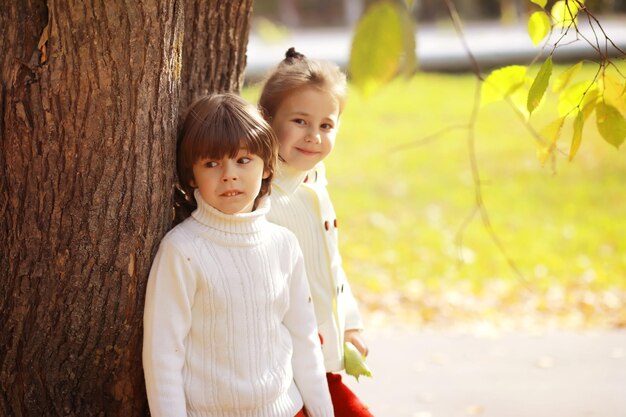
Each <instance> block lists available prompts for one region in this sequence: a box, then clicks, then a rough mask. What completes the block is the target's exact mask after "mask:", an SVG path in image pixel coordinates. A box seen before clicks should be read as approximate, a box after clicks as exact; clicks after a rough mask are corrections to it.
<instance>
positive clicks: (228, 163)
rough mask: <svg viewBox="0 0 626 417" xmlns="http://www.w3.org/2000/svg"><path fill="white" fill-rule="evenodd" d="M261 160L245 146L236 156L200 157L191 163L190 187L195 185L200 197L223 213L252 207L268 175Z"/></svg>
mask: <svg viewBox="0 0 626 417" xmlns="http://www.w3.org/2000/svg"><path fill="white" fill-rule="evenodd" d="M263 168H264V164H263V160H262V159H261V158H260V157H259V156H257V155H254V154H251V153H249V152H248V151H247V150H246V149H243V148H242V149H240V150H239V153H238V154H237V155H236V156H235V158H230V157H229V156H228V155H226V156H224V157H223V158H222V159H209V158H205V159H200V160H198V161H196V163H195V164H193V178H194V179H193V180H192V182H191V186H192V187H196V188H198V190H199V191H200V195H201V196H202V199H203V200H204V201H205V202H206V203H207V204H209V205H211V206H212V207H213V208H216V209H217V210H219V211H221V212H222V213H226V214H236V213H248V212H250V211H252V207H253V206H254V200H255V199H256V197H257V195H258V194H259V190H260V189H261V181H262V180H263V179H265V178H267V177H268V176H269V173H268V172H266V171H264V169H263Z"/></svg>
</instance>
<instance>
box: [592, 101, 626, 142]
mask: <svg viewBox="0 0 626 417" xmlns="http://www.w3.org/2000/svg"><path fill="white" fill-rule="evenodd" d="M596 124H597V127H598V132H600V135H601V136H602V137H603V138H604V140H606V141H607V142H609V143H610V144H611V145H613V146H615V147H616V148H619V147H620V145H621V144H622V143H623V142H624V139H626V120H624V116H622V114H621V113H620V112H619V110H617V109H616V108H615V107H613V106H611V105H610V104H606V103H604V102H600V103H598V104H597V105H596Z"/></svg>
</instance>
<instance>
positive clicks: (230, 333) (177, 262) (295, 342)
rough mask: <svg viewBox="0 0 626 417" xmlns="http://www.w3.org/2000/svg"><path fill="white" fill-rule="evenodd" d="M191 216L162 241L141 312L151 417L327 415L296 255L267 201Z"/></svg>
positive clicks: (201, 208) (203, 208)
mask: <svg viewBox="0 0 626 417" xmlns="http://www.w3.org/2000/svg"><path fill="white" fill-rule="evenodd" d="M195 197H196V201H198V209H197V210H196V211H194V212H193V214H192V217H190V218H188V219H187V220H185V221H184V222H182V223H181V224H179V225H178V226H176V227H175V228H174V229H172V230H171V231H170V232H169V233H168V234H167V235H166V236H165V237H164V238H163V240H162V241H161V245H160V246H159V250H158V252H157V255H156V257H155V259H154V262H153V264H152V269H151V271H150V276H149V279H148V286H147V291H146V304H145V312H144V345H143V366H144V373H145V380H146V389H147V394H148V402H149V405H150V412H151V414H152V416H153V417H186V416H191V417H213V416H220V417H293V416H294V415H295V414H296V413H297V412H298V411H299V410H300V409H301V408H302V406H303V403H304V406H305V407H306V409H307V412H308V414H309V416H312V417H318V416H319V417H329V416H333V408H332V403H331V400H330V395H329V392H328V385H327V382H326V378H325V375H324V372H325V371H324V366H323V358H322V355H321V351H320V342H319V338H318V335H317V329H316V326H315V317H314V312H313V307H312V303H311V293H310V290H309V287H308V285H307V279H306V275H305V270H304V263H303V259H302V253H301V251H300V248H299V246H298V242H297V240H296V238H295V236H293V234H292V233H291V232H289V231H288V230H286V229H284V228H282V227H279V226H276V225H273V224H271V223H269V222H268V221H267V220H266V218H265V215H266V213H267V212H268V211H269V199H268V198H265V199H263V200H262V201H261V203H260V206H259V207H258V208H257V209H256V210H255V211H253V212H251V213H244V214H235V215H227V214H224V213H221V212H220V211H218V210H216V209H214V208H213V207H211V206H209V205H208V204H206V203H205V202H204V201H203V200H202V198H201V196H200V194H199V193H198V192H196V195H195Z"/></svg>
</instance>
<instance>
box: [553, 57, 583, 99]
mask: <svg viewBox="0 0 626 417" xmlns="http://www.w3.org/2000/svg"><path fill="white" fill-rule="evenodd" d="M582 67H583V62H582V61H579V62H577V63H575V64H574V65H572V66H571V67H569V68H568V69H567V70H566V71H565V72H564V73H563V74H561V75H559V76H558V77H557V78H556V79H555V80H554V84H552V91H554V92H555V93H558V92H559V91H561V90H563V89H564V88H565V87H567V85H568V84H569V83H570V81H572V78H574V77H575V76H576V74H578V71H580V69H581V68H582Z"/></svg>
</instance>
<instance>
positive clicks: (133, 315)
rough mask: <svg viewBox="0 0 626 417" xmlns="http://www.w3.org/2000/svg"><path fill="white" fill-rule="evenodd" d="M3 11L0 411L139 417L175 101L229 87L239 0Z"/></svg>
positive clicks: (237, 48)
mask: <svg viewBox="0 0 626 417" xmlns="http://www.w3.org/2000/svg"><path fill="white" fill-rule="evenodd" d="M3 3H4V4H3V6H2V7H1V8H0V42H1V43H0V71H1V73H0V114H1V118H0V216H1V220H0V222H1V223H0V280H1V287H0V288H1V289H0V331H1V332H2V343H0V415H2V416H16V417H20V416H47V415H64V416H68V415H72V416H92V415H98V416H104V415H111V416H124V417H126V416H140V415H145V414H146V411H147V403H146V399H145V392H144V382H143V374H142V370H141V335H142V331H141V328H142V315H143V301H144V290H145V284H146V280H147V275H148V272H149V268H150V265H151V262H152V257H153V255H154V253H155V251H156V248H157V246H158V243H159V241H160V239H161V237H162V236H163V235H164V234H165V232H166V231H167V229H168V228H169V227H170V224H171V220H172V188H173V185H174V181H175V175H174V164H175V162H174V161H175V137H176V125H177V119H178V114H179V113H180V110H181V109H180V105H181V103H184V104H185V106H186V104H187V103H188V102H189V101H190V100H191V97H192V96H195V95H196V94H197V93H206V92H209V91H214V90H229V91H235V90H237V89H239V87H240V85H241V83H242V79H243V78H242V77H243V70H244V66H245V48H246V43H247V38H248V24H249V23H248V22H249V17H250V10H251V1H249V2H239V1H236V0H232V1H225V2H223V1H220V2H211V1H208V0H204V1H200V0H188V1H187V3H184V2H182V1H181V0H161V1H158V0H144V1H142V2H129V1H123V0H111V1H106V2H103V1H95V0H84V1H79V0H48V1H43V0H16V1H12V2H3ZM203 4H204V6H203V7H201V5H203ZM185 8H187V15H188V19H187V21H188V22H189V20H190V19H191V20H192V21H196V25H195V26H194V27H193V28H192V29H189V30H188V32H187V34H186V35H184V26H185V10H184V9H185ZM190 11H191V12H190ZM190 13H191V14H190ZM183 42H191V43H192V44H193V45H197V47H195V46H194V48H193V49H195V51H194V50H190V51H188V53H187V54H186V56H187V57H188V58H183V53H182V50H183ZM185 59H189V60H190V62H189V63H188V62H186V61H185ZM201 69H203V71H201ZM183 73H184V76H183ZM181 82H183V83H184V85H185V88H184V89H182V91H184V92H185V93H184V94H181Z"/></svg>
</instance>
